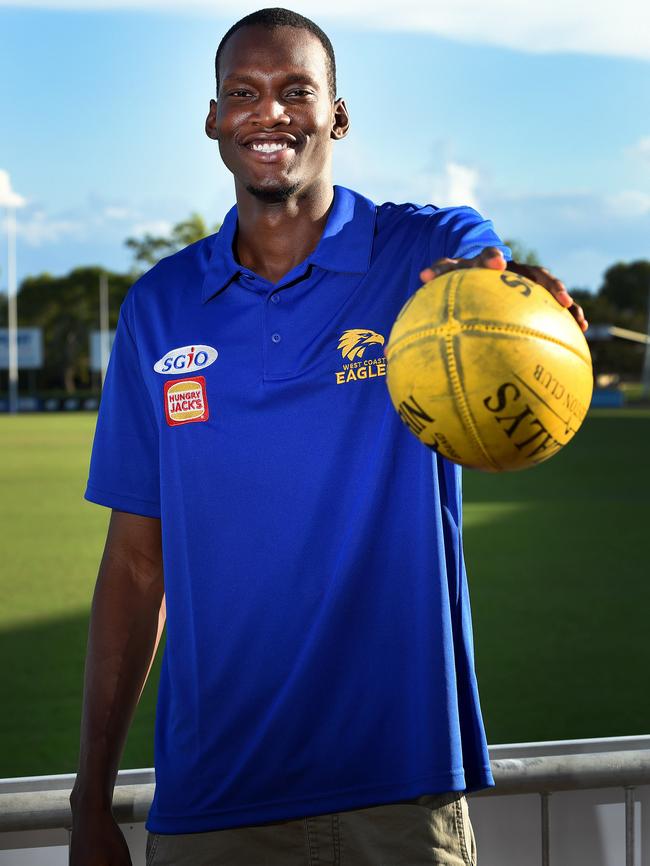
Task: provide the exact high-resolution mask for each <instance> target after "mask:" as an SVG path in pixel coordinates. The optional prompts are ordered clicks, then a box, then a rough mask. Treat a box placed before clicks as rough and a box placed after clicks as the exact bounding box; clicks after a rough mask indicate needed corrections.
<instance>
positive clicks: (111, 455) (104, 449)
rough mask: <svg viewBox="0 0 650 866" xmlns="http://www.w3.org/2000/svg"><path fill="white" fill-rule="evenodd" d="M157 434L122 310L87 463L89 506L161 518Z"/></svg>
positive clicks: (136, 355)
mask: <svg viewBox="0 0 650 866" xmlns="http://www.w3.org/2000/svg"><path fill="white" fill-rule="evenodd" d="M158 451H159V433H158V425H157V423H156V419H155V416H154V411H153V406H152V403H151V397H150V395H149V392H148V391H147V388H146V385H145V382H144V379H143V376H142V371H141V368H140V360H139V357H138V351H137V347H136V344H135V341H134V339H133V336H132V333H131V331H130V329H129V326H128V324H127V319H126V316H125V313H124V305H123V306H122V310H121V312H120V317H119V320H118V325H117V331H116V334H115V341H114V343H113V348H112V350H111V357H110V360H109V363H108V369H107V371H106V379H105V381H104V388H103V391H102V398H101V402H100V406H99V415H98V416H97V426H96V428H95V439H94V441H93V448H92V455H91V459H90V474H89V478H88V486H87V487H86V492H85V494H84V496H85V498H86V499H87V500H89V501H90V502H96V503H97V504H99V505H105V506H107V507H108V508H115V509H117V510H119V511H128V512H131V513H133V514H141V515H143V516H145V517H160V476H159V454H158Z"/></svg>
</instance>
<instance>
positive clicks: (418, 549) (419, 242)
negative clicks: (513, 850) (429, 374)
mask: <svg viewBox="0 0 650 866" xmlns="http://www.w3.org/2000/svg"><path fill="white" fill-rule="evenodd" d="M216 74H217V100H216V101H215V100H212V101H211V103H210V110H209V114H208V117H207V121H206V132H207V134H208V136H209V137H210V138H211V139H213V140H215V141H216V142H218V145H219V150H220V153H221V157H222V159H223V161H224V163H225V164H226V166H227V167H228V168H229V169H230V171H231V172H232V174H233V176H234V180H235V193H236V200H237V204H236V207H234V208H233V209H232V210H231V211H230V212H229V213H228V215H227V217H226V219H225V222H224V225H223V226H222V228H221V230H220V231H219V233H218V234H217V235H213V236H211V237H210V238H207V239H205V240H203V241H200V242H199V243H197V244H194V245H192V246H191V247H188V248H187V249H186V250H183V251H182V252H180V253H178V254H176V255H174V256H171V257H169V258H168V259H165V260H163V261H162V262H160V263H159V264H158V265H157V266H156V267H155V268H153V270H151V271H150V272H149V273H148V274H146V275H145V276H144V277H143V278H142V279H141V280H139V281H138V283H136V285H135V286H134V287H133V288H132V290H131V291H130V293H129V295H128V296H127V298H126V300H125V302H124V304H123V307H122V311H121V316H120V323H119V326H118V332H117V336H116V340H115V346H114V348H113V352H112V357H111V363H110V368H109V373H108V376H107V381H106V386H105V389H104V394H103V397H102V405H101V410H100V415H99V419H98V424H97V431H96V434H95V444H94V448H93V456H92V462H91V471H90V479H89V484H88V489H87V491H86V497H87V498H88V499H90V500H91V501H94V502H98V503H101V504H103V505H106V506H108V507H111V508H112V509H113V512H112V516H111V521H110V526H109V531H108V537H107V541H106V549H105V552H104V557H103V559H102V563H101V566H100V571H99V576H98V580H97V586H96V590H95V596H94V600H93V609H92V618H91V627H90V634H89V644H88V657H87V666H86V678H85V690H84V708H83V720H82V735H81V750H80V764H79V772H78V776H77V781H76V784H75V789H74V791H73V794H72V797H71V803H72V807H73V834H72V845H71V863H72V864H73V866H82V864H83V866H100V864H101V866H118V864H119V866H123V864H128V863H129V862H130V859H129V854H128V851H127V848H126V844H125V842H124V839H123V837H122V835H121V833H120V831H119V828H118V827H117V825H116V823H115V821H114V820H113V818H112V815H111V809H110V805H111V795H112V789H113V785H114V781H115V776H116V773H117V768H118V765H119V760H120V755H121V751H122V747H123V744H124V741H125V738H126V735H127V730H128V727H129V724H130V721H131V718H132V715H133V712H134V709H135V706H136V703H137V700H138V697H139V695H140V692H141V690H142V687H143V684H144V681H145V679H146V675H147V673H148V670H149V667H150V664H151V661H152V658H153V655H154V653H155V649H156V646H157V642H158V639H159V636H160V631H161V627H162V626H161V623H162V622H163V621H164V613H163V612H162V611H163V598H165V599H166V609H167V645H166V649H165V656H164V660H163V668H162V674H161V682H160V688H159V701H158V712H157V719H156V758H155V763H156V793H155V797H154V802H153V805H152V809H151V813H150V815H149V819H148V822H147V827H148V829H149V831H150V836H149V842H148V863H153V864H156V866H161V864H175V866H177V864H188V866H189V864H192V866H201V864H217V863H219V864H222V863H223V864H238V866H262V864H269V866H299V864H305V866H307V864H316V863H319V864H325V863H341V864H350V866H366V864H367V866H380V864H385V866H387V864H391V866H396V864H409V866H416V864H420V863H435V864H438V863H439V864H447V866H457V864H462V863H472V862H474V860H475V852H474V848H473V837H472V832H471V824H470V822H469V818H468V815H467V805H466V801H465V797H464V792H465V791H466V790H471V789H475V788H480V787H485V786H487V785H490V784H493V781H492V778H491V774H490V768H489V761H488V755H487V749H486V743H485V735H484V732H483V725H482V721H481V716H480V709H479V703H478V692H477V688H476V680H475V675H474V667H473V651H472V639H471V623H470V612H469V599H468V592H467V582H466V577H465V571H464V565H463V558H462V547H461V529H460V527H461V516H460V512H461V503H460V482H459V476H460V471H459V469H458V467H456V466H454V465H452V464H451V463H449V462H447V461H446V460H444V459H443V458H441V457H440V456H439V455H437V454H436V453H434V452H431V451H429V450H427V449H426V448H425V447H423V446H422V445H421V444H420V443H419V442H417V441H416V440H415V439H414V437H412V436H411V434H410V433H409V432H408V431H407V429H406V428H405V427H404V426H403V425H402V424H401V422H400V419H399V418H398V416H397V414H396V413H395V412H394V410H393V409H392V406H391V405H390V402H389V399H388V394H387V389H386V388H385V379H384V378H383V377H384V376H385V372H386V364H385V360H384V358H383V345H384V342H385V339H386V337H387V335H388V332H389V330H390V327H391V324H392V322H393V321H394V319H395V317H396V315H397V313H398V312H399V310H400V308H401V307H402V305H403V304H404V302H405V301H406V300H407V298H408V297H409V296H410V295H411V294H412V293H413V292H414V291H415V290H416V289H417V288H418V286H419V285H420V284H421V283H422V282H423V281H424V280H428V279H431V278H432V277H433V276H434V275H435V274H439V273H442V272H444V271H446V270H449V269H452V268H456V267H467V266H470V265H474V266H486V267H496V268H503V267H505V265H506V262H505V258H504V256H507V255H508V250H507V248H505V247H503V245H502V244H501V241H500V240H499V238H498V237H497V235H496V234H495V233H494V230H493V228H492V225H491V223H489V222H487V221H484V220H483V219H482V218H481V217H480V216H479V215H478V214H477V213H476V212H475V211H472V210H471V209H469V208H449V209H443V210H438V209H436V208H434V207H431V206H429V207H425V208H421V207H418V206H415V205H394V204H388V205H382V206H376V205H374V204H373V203H372V202H370V201H369V200H368V199H366V198H364V197H363V196H361V195H359V194H357V193H354V192H352V191H351V190H348V189H345V188H343V187H336V188H334V187H333V186H332V179H331V155H332V146H333V143H334V142H335V141H337V140H338V139H341V138H343V137H344V136H345V135H346V134H347V131H348V126H349V118H348V112H347V109H346V106H345V103H344V102H343V100H341V99H337V98H336V73H335V62H334V54H333V51H332V48H331V44H330V42H329V39H328V38H327V37H326V36H325V34H324V33H323V32H322V31H321V30H320V29H319V28H318V27H317V26H316V25H314V24H313V23H312V22H310V21H308V20H307V19H305V18H303V17H301V16H298V15H295V14H294V13H291V12H288V11H286V10H278V9H274V10H262V11H261V12H258V13H254V14H253V15H251V16H248V17H247V18H245V19H242V21H240V22H238V23H237V24H235V25H234V27H233V28H231V30H230V31H229V32H228V33H227V34H226V36H225V37H224V39H223V40H222V43H221V45H220V46H219V50H218V52H217V58H216ZM509 267H512V268H513V269H515V270H517V271H518V272H520V273H526V274H527V275H529V276H532V277H533V278H534V279H537V281H538V282H541V283H543V284H544V285H546V287H547V288H548V289H549V290H550V291H551V292H553V294H554V295H555V296H556V298H557V299H558V301H559V302H560V303H562V304H563V305H565V306H569V305H570V304H571V299H570V298H569V297H568V295H567V294H566V291H565V290H564V287H563V286H562V284H561V283H559V282H558V281H557V280H555V279H554V278H553V277H552V276H551V275H550V274H548V272H546V271H541V270H539V269H532V268H526V267H525V266H517V265H514V264H512V263H511V264H509ZM575 314H576V317H577V318H578V319H579V320H580V322H581V323H582V326H584V319H583V317H582V314H581V311H579V310H578V309H577V308H576V309H575ZM361 369H363V370H365V371H366V372H365V373H364V374H363V375H358V371H359V370H361ZM351 374H352V375H351ZM163 572H164V584H163Z"/></svg>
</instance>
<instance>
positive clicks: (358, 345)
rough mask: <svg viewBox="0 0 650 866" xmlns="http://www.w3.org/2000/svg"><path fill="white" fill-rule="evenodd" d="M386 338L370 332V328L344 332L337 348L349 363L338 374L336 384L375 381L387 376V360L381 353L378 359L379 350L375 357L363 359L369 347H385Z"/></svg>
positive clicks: (351, 329) (352, 329)
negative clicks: (378, 377)
mask: <svg viewBox="0 0 650 866" xmlns="http://www.w3.org/2000/svg"><path fill="white" fill-rule="evenodd" d="M383 345H384V338H383V337H382V335H381V334H378V333H377V332H376V331H370V330H369V329H368V328H350V329H349V330H347V331H343V333H342V334H341V337H340V339H339V344H338V346H337V348H338V349H339V350H340V352H341V356H342V358H343V359H344V360H347V362H348V363H346V364H343V369H342V370H338V371H337V372H336V384H337V385H343V384H345V383H346V382H357V381H358V380H359V379H374V378H376V377H377V376H385V375H386V359H385V358H384V356H383V354H381V353H380V355H379V357H376V354H377V348H375V352H374V353H373V354H374V355H375V357H372V358H366V359H365V360H363V361H361V360H358V359H360V358H363V356H364V353H365V351H366V349H367V348H368V347H369V346H375V347H378V346H383Z"/></svg>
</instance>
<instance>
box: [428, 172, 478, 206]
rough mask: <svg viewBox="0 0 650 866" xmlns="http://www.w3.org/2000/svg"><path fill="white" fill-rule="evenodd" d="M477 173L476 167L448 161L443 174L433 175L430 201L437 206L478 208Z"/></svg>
mask: <svg viewBox="0 0 650 866" xmlns="http://www.w3.org/2000/svg"><path fill="white" fill-rule="evenodd" d="M478 183H479V175H478V172H477V171H476V169H474V168H470V166H468V165H461V164H460V163H458V162H448V163H447V164H446V165H445V169H444V172H443V174H441V175H438V176H436V177H435V179H434V181H433V185H432V190H431V199H430V201H432V202H434V203H435V204H437V205H438V207H451V206H453V205H469V207H473V208H475V209H476V210H480V206H479V203H478V199H477V197H476V187H477V185H478Z"/></svg>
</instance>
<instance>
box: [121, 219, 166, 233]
mask: <svg viewBox="0 0 650 866" xmlns="http://www.w3.org/2000/svg"><path fill="white" fill-rule="evenodd" d="M172 228H173V226H172V223H170V222H168V220H150V221H149V222H139V223H136V224H135V225H134V226H132V227H131V230H130V232H129V235H131V236H133V235H135V236H136V237H137V236H138V235H168V234H171V230H172Z"/></svg>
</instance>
